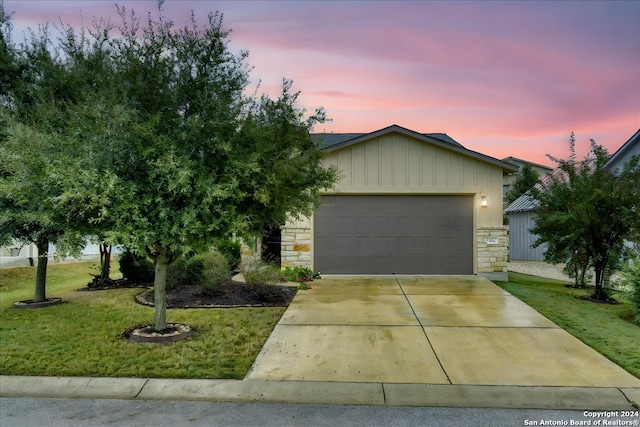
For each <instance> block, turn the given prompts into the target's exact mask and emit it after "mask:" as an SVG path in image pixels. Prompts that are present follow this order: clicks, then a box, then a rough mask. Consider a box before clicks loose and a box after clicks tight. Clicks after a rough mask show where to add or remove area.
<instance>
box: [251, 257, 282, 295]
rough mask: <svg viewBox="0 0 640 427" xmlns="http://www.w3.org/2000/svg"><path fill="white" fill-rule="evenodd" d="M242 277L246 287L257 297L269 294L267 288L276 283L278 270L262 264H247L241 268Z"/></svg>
mask: <svg viewBox="0 0 640 427" xmlns="http://www.w3.org/2000/svg"><path fill="white" fill-rule="evenodd" d="M242 276H243V277H244V281H245V283H246V285H247V287H248V288H249V289H251V290H253V291H254V292H256V293H257V294H258V295H264V294H265V293H268V292H269V287H271V286H274V285H275V284H277V283H278V281H279V278H280V271H279V268H278V267H276V266H273V265H271V264H265V263H263V262H253V263H248V264H246V265H245V266H244V267H243V268H242Z"/></svg>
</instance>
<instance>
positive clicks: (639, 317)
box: [619, 254, 640, 324]
mask: <svg viewBox="0 0 640 427" xmlns="http://www.w3.org/2000/svg"><path fill="white" fill-rule="evenodd" d="M620 277H621V280H620V282H619V287H620V288H622V289H623V290H625V291H626V292H627V294H628V297H629V299H630V300H631V303H632V304H633V305H634V307H635V312H636V314H635V318H634V321H635V322H636V323H638V324H640V258H639V257H638V254H636V257H634V258H633V259H631V260H630V262H629V263H628V264H626V265H625V266H624V267H623V268H622V271H621V272H620Z"/></svg>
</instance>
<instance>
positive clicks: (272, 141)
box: [3, 8, 337, 330]
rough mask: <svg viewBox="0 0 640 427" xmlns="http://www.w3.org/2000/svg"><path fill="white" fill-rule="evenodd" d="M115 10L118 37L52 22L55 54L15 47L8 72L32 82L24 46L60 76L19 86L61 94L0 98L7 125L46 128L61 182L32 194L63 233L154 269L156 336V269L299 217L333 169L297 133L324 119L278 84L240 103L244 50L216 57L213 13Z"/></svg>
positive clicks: (159, 278)
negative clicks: (101, 238)
mask: <svg viewBox="0 0 640 427" xmlns="http://www.w3.org/2000/svg"><path fill="white" fill-rule="evenodd" d="M118 11H119V13H120V16H121V19H122V23H121V25H120V27H119V31H120V35H118V36H114V35H113V34H114V33H115V30H114V28H112V27H110V26H108V25H107V24H105V23H104V22H103V21H99V22H98V24H96V26H95V27H93V28H92V29H91V31H85V30H84V29H83V30H81V31H79V32H78V31H75V30H74V29H72V28H71V27H65V28H64V29H63V31H62V35H63V36H62V37H61V38H60V40H58V43H56V44H55V46H54V43H52V41H51V38H49V37H48V36H46V35H45V36H42V37H40V39H39V40H42V43H41V44H37V43H32V46H31V47H29V46H28V47H26V48H25V47H23V48H22V50H20V49H18V51H17V53H18V54H19V55H16V58H20V57H21V56H22V57H24V58H26V61H24V64H23V63H22V62H20V61H18V60H16V61H15V64H21V65H24V66H25V67H26V70H27V71H29V72H34V73H38V72H40V71H41V66H40V65H39V63H38V62H37V61H34V60H33V58H32V57H31V56H30V52H31V51H32V50H34V49H33V47H34V46H36V44H37V45H38V47H42V49H40V50H39V52H48V53H49V54H51V53H52V52H54V53H55V52H58V50H56V49H60V52H61V54H60V55H59V56H55V54H52V55H54V56H52V58H54V59H55V61H54V62H55V64H54V65H55V66H56V68H55V69H56V70H58V71H59V74H60V78H59V79H57V80H55V81H52V82H50V83H51V84H50V85H49V84H46V85H45V84H43V83H42V81H41V80H34V81H33V83H32V85H33V87H35V88H37V90H38V91H41V92H43V93H49V92H47V91H51V93H54V94H60V97H58V98H54V101H51V102H50V100H49V98H47V97H40V98H34V99H33V100H31V101H30V100H29V99H27V98H26V97H25V98H24V99H22V98H20V96H22V94H23V93H26V94H28V91H22V88H25V87H26V86H25V85H24V84H21V85H19V88H18V89H11V90H9V92H8V93H9V95H10V96H11V97H13V99H16V100H19V102H17V101H16V102H12V103H10V104H8V105H5V106H3V108H4V110H5V113H6V114H5V116H6V117H7V120H9V121H10V126H9V128H10V129H11V128H13V127H16V126H27V127H30V128H34V129H38V130H40V131H41V132H43V131H42V129H41V128H42V126H40V124H38V125H37V126H36V123H52V124H51V125H47V127H46V129H45V130H47V132H48V133H44V132H43V140H46V141H47V143H48V144H51V143H52V141H57V140H60V141H62V145H61V150H60V153H61V158H65V159H66V161H67V162H68V165H70V166H69V167H63V166H61V165H58V167H54V166H53V165H51V167H50V169H52V170H54V171H55V172H56V173H57V174H59V175H60V176H62V178H61V179H60V182H61V183H63V184H61V186H60V189H59V191H57V192H50V191H49V190H48V189H43V191H42V192H41V193H40V196H41V197H40V199H43V198H49V197H50V198H51V199H52V200H53V201H54V202H55V203H54V204H53V205H52V206H53V207H54V209H53V212H55V213H56V214H57V215H60V216H61V220H60V221H59V223H60V224H65V231H68V230H71V229H73V230H75V231H79V232H80V231H81V232H83V233H86V234H89V233H91V234H95V233H102V234H103V235H109V236H111V237H112V238H113V239H114V240H117V241H119V242H120V243H123V244H125V245H127V246H128V247H130V248H133V249H137V250H139V251H141V252H143V253H146V254H147V255H148V256H149V257H151V258H152V259H153V260H154V262H155V266H156V274H155V279H154V290H155V293H154V295H155V306H156V316H155V328H156V329H157V330H164V329H165V328H166V311H165V296H164V289H165V284H166V272H167V267H168V266H169V265H170V264H171V263H172V262H174V261H175V260H176V259H177V258H178V257H179V256H180V254H181V253H183V252H184V251H185V250H187V249H188V248H189V247H190V246H192V245H194V244H197V243H207V242H211V241H212V240H213V239H214V238H218V237H226V236H229V235H230V234H231V233H232V232H237V233H244V234H248V233H250V232H261V231H262V229H263V227H264V226H265V225H281V224H282V223H284V222H285V220H286V219H287V218H289V217H296V216H298V215H302V214H309V213H311V212H312V210H313V208H314V207H315V206H316V205H317V203H318V201H319V195H320V192H321V191H322V190H323V189H328V188H330V187H331V186H332V185H333V184H334V182H335V181H336V179H337V172H336V170H335V169H333V168H325V167H323V165H322V162H321V154H320V152H319V150H318V149H317V147H315V146H314V144H313V143H312V141H311V137H310V131H311V129H312V127H313V126H314V124H316V123H318V122H322V121H323V120H324V119H325V117H324V112H323V111H322V109H319V110H317V111H316V112H315V113H314V114H308V113H307V112H306V111H305V110H303V109H301V108H300V107H298V105H297V101H298V96H299V93H298V92H294V91H293V90H292V82H291V81H289V80H283V86H282V93H281V94H280V96H279V97H278V98H276V99H272V98H270V97H269V96H267V95H262V96H258V95H256V94H254V95H251V94H248V91H247V89H248V86H249V83H250V79H249V72H250V67H249V66H248V65H247V64H246V59H247V56H248V54H247V53H246V52H240V53H238V54H236V53H233V52H232V50H231V49H230V48H229V46H228V36H229V31H228V30H225V29H224V28H223V25H222V15H221V14H219V13H212V14H210V15H209V16H208V20H207V23H206V24H205V25H203V26H200V25H198V24H197V23H196V20H195V17H192V22H191V23H190V24H189V25H187V26H185V27H183V28H176V27H175V26H174V24H173V23H172V22H171V21H166V20H164V19H163V18H162V17H160V18H157V19H154V18H152V17H151V15H149V16H148V17H147V20H146V22H144V23H143V21H141V20H139V19H138V18H136V16H135V14H134V13H133V12H128V11H127V10H125V9H124V8H119V9H118ZM45 56H46V55H45ZM23 74H24V73H23ZM47 81H48V80H47ZM54 83H55V84H54ZM50 86H51V87H50ZM27 102H32V104H33V105H34V106H35V107H36V108H35V109H30V108H26V106H27ZM52 102H53V104H52ZM52 105H53V106H54V107H56V108H54V109H52V108H51V106H52ZM23 107H24V108H23ZM60 107H63V108H60ZM51 116H53V117H51ZM30 117H33V120H32V119H31V118H30ZM43 118H46V120H43ZM54 136H55V138H54ZM9 138H10V139H11V138H13V136H12V135H11V134H10V135H9ZM18 150H19V149H18V145H15V146H14V150H12V152H11V153H10V154H9V155H17V153H16V152H17V151H18ZM38 150H40V152H41V153H43V155H44V154H45V153H46V155H48V154H49V152H50V151H49V149H48V148H47V147H44V146H43V147H42V148H39V149H38ZM65 156H66V157H65ZM41 181H42V180H41V179H40V178H38V179H36V180H35V182H34V185H38V182H41ZM63 205H67V206H68V207H67V208H66V209H63V208H62V206H63Z"/></svg>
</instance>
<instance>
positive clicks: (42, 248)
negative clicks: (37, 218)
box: [33, 238, 49, 302]
mask: <svg viewBox="0 0 640 427" xmlns="http://www.w3.org/2000/svg"><path fill="white" fill-rule="evenodd" d="M36 247H37V248H38V267H37V270H36V294H35V298H34V299H33V301H34V302H42V301H46V299H47V291H46V286H47V263H48V262H49V253H48V251H49V240H48V239H46V238H45V239H41V240H38V241H37V242H36Z"/></svg>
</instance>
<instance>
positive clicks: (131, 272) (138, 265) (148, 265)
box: [118, 251, 155, 283]
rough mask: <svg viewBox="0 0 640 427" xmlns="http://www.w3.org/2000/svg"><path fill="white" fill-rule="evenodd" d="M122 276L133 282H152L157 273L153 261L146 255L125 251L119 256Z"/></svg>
mask: <svg viewBox="0 0 640 427" xmlns="http://www.w3.org/2000/svg"><path fill="white" fill-rule="evenodd" d="M118 262H119V263H120V272H121V273H122V277H124V278H125V279H127V280H128V281H130V282H132V283H152V282H153V278H154V275H155V266H154V264H153V262H152V261H151V260H150V259H149V258H147V257H146V256H144V255H140V254H136V253H134V252H130V251H125V252H123V253H121V254H120V256H119V257H118Z"/></svg>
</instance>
